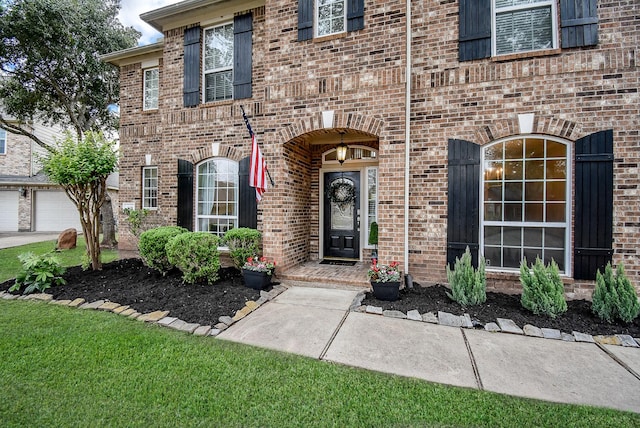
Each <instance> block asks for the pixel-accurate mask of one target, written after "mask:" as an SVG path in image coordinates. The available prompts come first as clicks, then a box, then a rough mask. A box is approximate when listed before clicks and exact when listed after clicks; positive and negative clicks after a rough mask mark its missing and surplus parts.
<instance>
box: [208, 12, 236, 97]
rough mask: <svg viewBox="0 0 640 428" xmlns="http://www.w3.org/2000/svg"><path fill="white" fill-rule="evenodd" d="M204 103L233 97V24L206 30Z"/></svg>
mask: <svg viewBox="0 0 640 428" xmlns="http://www.w3.org/2000/svg"><path fill="white" fill-rule="evenodd" d="M203 58H204V64H203V69H204V101H205V102H211V101H222V100H229V99H231V98H232V97H233V23H228V24H224V25H219V26H217V27H212V28H207V29H206V30H204V55H203Z"/></svg>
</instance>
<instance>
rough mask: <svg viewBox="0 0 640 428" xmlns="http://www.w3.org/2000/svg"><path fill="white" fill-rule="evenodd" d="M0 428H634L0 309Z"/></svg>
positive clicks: (88, 319)
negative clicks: (215, 427)
mask: <svg viewBox="0 0 640 428" xmlns="http://www.w3.org/2000/svg"><path fill="white" fill-rule="evenodd" d="M0 403H2V404H1V405H0V426H2V427H12V426H38V427H45V426H55V427H58V426H91V427H95V426H127V427H135V426H141V427H142V426H144V427H148V426H158V427H160V426H167V427H175V426H205V427H208V426H224V427H228V426H243V427H244V426H272V427H287V426H292V427H298V426H319V427H327V426H340V427H342V426H348V427H350V426H367V427H369V426H380V427H386V426H476V427H479V426H490V427H500V426H503V427H526V426H532V427H533V426H536V427H539V426H545V427H547V426H558V427H568V426H585V427H590V428H593V427H630V426H640V415H636V414H631V413H624V412H618V411H614V410H605V409H596V408H590V407H582V406H570V405H560V404H550V403H545V402H541V401H535V400H525V399H520V398H514V397H507V396H502V395H498V394H493V393H488V392H480V391H476V390H471V389H463V388H455V387H447V386H442V385H436V384H431V383H428V382H424V381H419V380H414V379H407V378H401V377H396V376H389V375H385V374H381V373H375V372H369V371H365V370H359V369H353V368H349V367H344V366H341V365H336V364H330V363H326V362H320V361H316V360H312V359H308V358H303V357H298V356H294V355H289V354H283V353H278V352H274V351H268V350H262V349H257V348H253V347H248V346H243V345H239V344H235V343H229V342H225V341H223V340H220V339H214V338H210V337H208V338H202V337H195V336H191V335H186V334H184V333H180V332H176V331H172V330H168V329H164V328H161V327H158V326H155V325H149V324H143V323H140V322H138V321H133V320H129V319H127V318H124V317H121V316H118V315H114V314H111V313H104V312H96V311H85V310H80V309H71V308H65V307H59V306H54V305H47V304H45V303H38V302H29V301H5V300H2V299H0Z"/></svg>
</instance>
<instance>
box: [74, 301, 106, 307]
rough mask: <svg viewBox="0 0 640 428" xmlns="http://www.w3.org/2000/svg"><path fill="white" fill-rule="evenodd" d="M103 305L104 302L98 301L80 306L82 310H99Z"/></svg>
mask: <svg viewBox="0 0 640 428" xmlns="http://www.w3.org/2000/svg"><path fill="white" fill-rule="evenodd" d="M102 304H104V300H96V301H95V302H91V303H83V304H82V305H80V309H98V308H99V307H100V306H101V305H102Z"/></svg>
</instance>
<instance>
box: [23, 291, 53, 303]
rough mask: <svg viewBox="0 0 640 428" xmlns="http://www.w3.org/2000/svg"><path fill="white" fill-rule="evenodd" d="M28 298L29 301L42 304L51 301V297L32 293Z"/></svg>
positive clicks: (50, 295) (45, 294)
mask: <svg viewBox="0 0 640 428" xmlns="http://www.w3.org/2000/svg"><path fill="white" fill-rule="evenodd" d="M28 298H29V300H39V301H42V302H50V301H52V300H53V295H52V294H47V293H34V294H29V296H28Z"/></svg>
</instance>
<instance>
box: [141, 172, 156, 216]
mask: <svg viewBox="0 0 640 428" xmlns="http://www.w3.org/2000/svg"><path fill="white" fill-rule="evenodd" d="M142 208H144V209H148V210H156V209H158V167H157V166H145V167H144V168H142Z"/></svg>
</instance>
